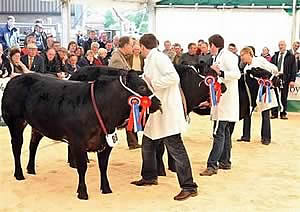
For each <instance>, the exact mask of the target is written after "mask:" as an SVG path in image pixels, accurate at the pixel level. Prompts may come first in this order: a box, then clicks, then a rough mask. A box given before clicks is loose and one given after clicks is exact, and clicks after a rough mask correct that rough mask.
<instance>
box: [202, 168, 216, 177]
mask: <svg viewBox="0 0 300 212" xmlns="http://www.w3.org/2000/svg"><path fill="white" fill-rule="evenodd" d="M217 173H218V170H217V169H213V168H211V167H208V168H207V169H205V170H204V171H203V172H201V173H200V176H212V175H214V174H217Z"/></svg>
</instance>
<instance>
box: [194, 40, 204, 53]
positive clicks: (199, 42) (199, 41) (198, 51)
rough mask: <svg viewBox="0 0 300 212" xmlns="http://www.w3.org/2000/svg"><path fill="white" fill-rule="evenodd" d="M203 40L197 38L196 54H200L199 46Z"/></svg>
mask: <svg viewBox="0 0 300 212" xmlns="http://www.w3.org/2000/svg"><path fill="white" fill-rule="evenodd" d="M203 42H204V40H203V39H200V40H198V45H197V52H196V54H197V55H200V54H201V48H200V46H201V44H202V43H203Z"/></svg>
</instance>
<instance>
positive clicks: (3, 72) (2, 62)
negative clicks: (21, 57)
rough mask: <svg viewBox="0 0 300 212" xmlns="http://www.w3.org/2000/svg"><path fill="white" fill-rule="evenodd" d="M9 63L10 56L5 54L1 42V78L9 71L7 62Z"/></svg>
mask: <svg viewBox="0 0 300 212" xmlns="http://www.w3.org/2000/svg"><path fill="white" fill-rule="evenodd" d="M7 63H9V60H8V58H7V57H6V56H5V54H3V46H2V44H1V43H0V78H3V74H5V73H7V71H6V67H5V64H7Z"/></svg>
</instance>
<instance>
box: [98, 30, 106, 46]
mask: <svg viewBox="0 0 300 212" xmlns="http://www.w3.org/2000/svg"><path fill="white" fill-rule="evenodd" d="M106 43H107V34H106V32H102V33H101V35H100V38H99V48H105V46H106Z"/></svg>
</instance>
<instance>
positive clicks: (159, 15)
mask: <svg viewBox="0 0 300 212" xmlns="http://www.w3.org/2000/svg"><path fill="white" fill-rule="evenodd" d="M170 17H172V19H170ZM174 23H176V24H174ZM170 24H171V25H170ZM291 27H292V16H290V15H288V14H287V13H286V12H285V11H284V10H282V9H272V10H271V9H195V8H157V9H156V34H157V36H158V38H159V39H160V41H161V42H160V43H163V41H164V40H171V41H172V42H173V43H174V42H178V43H181V44H182V47H183V48H184V49H185V50H187V45H188V43H189V42H197V41H198V40H199V39H204V40H207V39H208V38H209V36H211V35H213V34H216V33H219V34H221V35H222V36H223V37H224V39H225V45H227V44H228V43H235V44H236V45H237V47H238V48H239V49H241V48H242V47H244V46H246V45H252V46H255V47H256V52H257V54H260V53H261V50H262V48H263V47H264V46H267V47H269V48H270V49H271V51H272V52H274V51H278V42H279V41H280V40H285V41H286V42H287V44H288V48H290V40H291Z"/></svg>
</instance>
